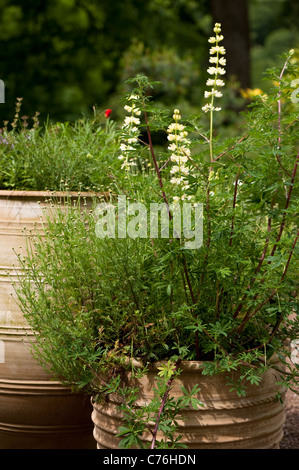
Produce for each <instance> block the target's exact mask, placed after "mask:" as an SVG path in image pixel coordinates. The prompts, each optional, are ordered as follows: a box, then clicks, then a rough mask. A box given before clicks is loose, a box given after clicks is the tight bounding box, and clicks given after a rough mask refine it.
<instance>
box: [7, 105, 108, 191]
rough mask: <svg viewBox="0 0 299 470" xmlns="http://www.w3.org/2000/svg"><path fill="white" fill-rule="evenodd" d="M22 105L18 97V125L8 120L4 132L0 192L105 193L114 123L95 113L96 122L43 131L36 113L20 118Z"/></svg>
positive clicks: (48, 126)
mask: <svg viewBox="0 0 299 470" xmlns="http://www.w3.org/2000/svg"><path fill="white" fill-rule="evenodd" d="M21 105H22V99H21V98H18V99H17V103H16V112H15V117H14V120H13V121H12V122H11V123H9V122H7V121H5V123H4V127H3V128H2V129H1V133H0V188H1V189H15V190H34V191H44V190H50V191H53V190H56V191H58V190H65V189H69V190H71V191H78V190H88V189H90V190H99V189H100V188H102V187H105V188H106V189H107V186H108V185H109V183H110V177H109V167H110V171H111V166H113V161H114V157H115V153H116V150H117V132H116V129H115V125H114V124H113V123H112V122H111V121H110V120H109V121H108V120H107V119H106V118H104V117H103V118H102V119H101V116H100V115H99V114H98V113H97V112H96V111H95V113H94V118H93V119H86V118H84V117H83V118H82V119H80V120H78V121H76V122H74V123H69V122H65V123H59V122H58V123H50V122H48V123H45V124H44V125H42V126H41V125H40V123H39V120H38V113H36V114H35V116H34V117H33V118H32V119H30V118H29V117H28V116H22V117H20V113H21ZM103 119H104V121H103ZM31 121H32V125H31V124H30V123H31Z"/></svg>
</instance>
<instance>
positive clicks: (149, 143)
mask: <svg viewBox="0 0 299 470" xmlns="http://www.w3.org/2000/svg"><path fill="white" fill-rule="evenodd" d="M214 32H215V36H214V37H212V38H210V41H209V42H210V43H211V49H210V57H211V58H210V62H211V65H210V67H209V69H208V74H209V77H208V79H207V91H206V93H205V97H206V100H207V103H206V104H205V105H204V107H203V112H206V113H207V116H208V117H209V123H210V126H209V129H208V130H207V131H205V130H203V129H202V128H201V127H199V125H198V119H199V118H198V117H196V116H193V117H190V118H187V117H186V118H184V117H183V116H181V114H180V111H179V110H178V109H175V110H174V111H173V112H172V113H171V115H169V114H166V113H165V111H161V110H159V109H157V108H156V107H155V105H154V104H153V103H152V102H151V99H150V96H149V93H150V90H151V89H152V87H154V86H159V85H158V84H156V83H150V82H149V81H148V79H147V78H146V77H145V76H143V75H138V76H137V77H136V78H135V79H133V80H130V83H131V86H132V90H131V92H130V93H129V94H128V95H127V97H126V102H125V110H126V112H127V117H126V118H125V121H124V123H123V125H122V128H121V130H120V150H119V155H118V159H117V160H118V162H119V167H118V169H117V167H115V172H114V174H113V176H112V178H113V179H112V184H113V191H112V194H115V195H116V196H117V195H123V196H124V195H125V196H126V198H127V199H128V201H130V202H135V201H140V202H142V203H143V204H145V206H146V207H149V205H150V203H152V202H158V203H163V204H165V206H166V207H167V208H168V209H169V211H168V219H169V225H170V227H172V224H173V214H172V210H171V208H173V207H174V206H173V205H171V204H177V205H178V206H180V207H183V205H184V204H192V205H193V206H194V205H195V204H196V203H203V207H204V211H203V244H202V246H201V247H200V248H197V249H186V242H187V241H188V239H187V236H185V237H184V236H177V235H176V232H172V231H171V233H173V235H172V236H170V237H168V238H163V237H158V238H151V237H150V234H148V236H145V237H140V236H139V235H140V228H141V227H140V225H138V218H137V219H136V214H132V215H131V218H130V222H131V223H132V224H135V225H136V227H135V228H136V236H134V237H132V236H124V237H122V238H120V237H118V236H117V234H116V236H115V237H111V236H109V233H108V231H107V236H106V237H105V238H104V237H99V236H97V230H96V228H97V224H98V221H99V220H98V219H97V218H96V217H95V213H97V215H98V217H99V213H98V212H97V211H95V210H91V211H89V210H86V208H85V209H84V202H82V201H81V204H80V200H79V205H78V206H77V207H74V206H73V205H72V204H69V205H67V206H66V208H61V210H58V209H56V208H55V210H54V211H53V215H52V216H51V217H49V220H48V225H47V230H46V233H45V235H40V236H38V235H37V236H34V237H33V238H32V239H31V242H30V244H29V246H28V249H29V251H28V255H27V256H25V257H24V258H23V257H21V256H20V260H21V262H22V264H23V267H24V272H25V277H22V278H21V279H20V282H21V286H20V288H19V291H18V293H19V299H20V304H21V307H22V309H23V311H24V312H25V316H26V318H27V319H28V322H29V324H30V325H31V326H32V328H33V329H34V330H35V331H36V332H37V336H36V341H37V343H36V347H35V350H36V354H37V357H38V358H39V359H40V361H41V363H42V364H43V365H44V367H46V368H48V369H49V370H50V371H51V372H52V373H54V375H55V376H56V377H57V378H58V379H59V380H61V381H63V382H65V383H67V384H68V385H71V386H73V387H74V389H76V390H78V389H79V390H85V391H86V392H87V393H91V394H93V395H94V397H95V398H96V399H97V398H99V397H101V396H103V395H104V396H105V395H107V394H110V393H117V394H118V395H119V396H120V399H121V405H120V407H121V409H122V412H123V413H124V420H125V423H124V425H123V427H122V428H121V429H120V435H122V437H123V445H125V446H127V447H129V446H131V445H141V440H140V436H141V435H142V432H143V430H144V429H145V427H147V426H148V422H149V417H150V418H151V419H152V420H153V421H154V422H155V423H156V426H155V427H154V433H153V442H152V447H153V446H161V447H167V446H170V447H171V446H178V445H179V442H173V441H172V440H171V436H173V430H174V428H175V426H176V416H177V414H178V413H179V412H180V407H181V404H182V403H183V402H185V401H188V400H189V402H190V404H192V405H193V406H195V407H197V406H199V405H200V403H199V402H198V400H195V399H194V401H192V398H194V397H193V395H194V394H195V392H197V391H198V390H196V391H192V394H191V395H188V393H189V394H190V392H188V393H187V391H186V390H185V391H182V399H181V400H178V401H177V402H176V403H173V402H172V401H171V399H169V390H170V388H171V384H172V381H173V380H175V378H176V376H177V374H179V373H180V363H181V361H189V360H197V361H201V362H202V373H203V374H208V375H213V374H217V373H220V372H224V373H227V375H228V382H230V387H231V389H235V390H236V391H237V392H238V394H239V395H241V396H242V395H244V394H246V388H247V385H248V384H256V385H258V384H259V383H260V381H261V377H262V375H263V373H264V372H265V371H266V370H267V369H268V368H270V367H273V362H272V358H273V356H278V357H279V360H280V366H279V370H280V372H281V380H282V382H283V383H284V385H286V386H289V387H291V388H292V387H293V386H294V385H295V384H296V383H297V382H298V365H291V366H290V362H289V358H290V347H289V346H290V341H292V340H293V339H295V338H298V335H299V328H298V326H299V325H298V317H297V307H298V305H297V295H296V288H297V279H296V276H297V273H296V264H295V263H294V261H295V260H296V246H297V245H296V243H297V240H298V231H297V230H298V229H297V224H296V222H297V218H296V217H297V210H298V205H297V197H298V190H297V188H296V186H295V183H296V178H297V167H298V158H299V153H298V144H299V133H298V108H296V104H295V103H293V102H292V101H291V99H290V95H291V92H292V91H293V90H292V88H291V86H290V83H291V81H292V80H293V79H294V71H293V69H292V64H291V63H290V56H291V55H290V54H288V55H286V57H285V59H284V60H285V62H284V65H283V67H282V71H276V70H272V71H270V77H271V79H273V80H274V79H275V82H276V85H275V86H274V87H273V90H272V93H271V94H269V95H267V96H266V95H258V96H257V97H256V100H255V101H254V102H253V103H252V105H251V107H250V109H249V110H248V112H247V113H245V116H244V118H246V127H244V128H242V129H241V130H240V132H241V135H240V137H239V138H237V139H235V138H228V139H224V140H221V138H220V137H221V136H215V134H214V132H213V130H214V118H215V115H216V113H218V112H220V111H221V109H220V108H221V94H222V92H221V88H222V87H223V85H224V81H223V76H224V75H225V58H224V56H225V49H224V48H223V47H222V46H221V45H220V43H221V41H222V39H223V37H222V35H221V26H220V25H219V24H216V25H215V29H214ZM286 70H287V72H288V73H287V74H286V73H285V72H286ZM155 133H158V134H159V136H161V133H164V136H165V142H167V144H165V148H164V149H163V150H162V151H159V154H157V153H156V150H155V145H154V138H155V137H154V136H155ZM159 149H160V147H159ZM99 202H100V201H98V200H95V201H94V203H95V206H97V205H98V203H99ZM109 203H110V204H114V205H116V204H115V201H114V199H113V196H112V197H111V201H109ZM193 206H192V207H193ZM117 215H118V217H120V214H117ZM139 220H140V219H139ZM172 228H173V227H172ZM136 358H138V360H139V361H140V362H141V364H143V366H144V371H143V372H146V368H147V366H148V365H149V364H150V363H152V362H156V361H162V362H163V361H164V362H163V364H164V365H163V366H162V369H161V377H162V378H163V381H162V382H158V385H157V393H156V398H155V399H154V402H153V403H152V406H150V407H149V408H143V409H139V408H138V410H137V411H136V410H135V409H134V404H135V401H136V397H137V394H136V391H135V390H132V389H128V388H126V387H125V386H124V384H123V382H122V381H121V371H122V370H125V369H129V370H131V369H132V370H133V372H134V366H133V365H132V363H131V360H132V359H136ZM275 367H276V366H275ZM237 369H238V370H239V371H240V372H241V376H240V377H241V378H240V381H238V382H237V383H231V379H230V372H231V371H234V370H237ZM135 373H136V374H137V373H139V372H138V371H135ZM159 426H161V428H162V429H163V431H164V432H165V436H166V439H165V440H163V442H162V441H160V442H157V441H156V438H157V433H156V432H157V429H158V427H159Z"/></svg>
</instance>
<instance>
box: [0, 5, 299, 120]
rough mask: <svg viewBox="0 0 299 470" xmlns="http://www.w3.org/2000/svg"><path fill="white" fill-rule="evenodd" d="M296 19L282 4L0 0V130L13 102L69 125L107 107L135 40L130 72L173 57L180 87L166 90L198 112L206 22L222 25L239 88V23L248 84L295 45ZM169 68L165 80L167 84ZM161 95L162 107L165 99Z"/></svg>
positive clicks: (230, 71) (294, 10)
mask: <svg viewBox="0 0 299 470" xmlns="http://www.w3.org/2000/svg"><path fill="white" fill-rule="evenodd" d="M247 3H248V5H247ZM247 6H249V14H250V21H249V20H248V14H247V9H248V8H247ZM296 15H297V16H296ZM296 18H298V2H295V1H291V0H283V1H282V0H271V1H270V0H265V1H264V0H248V2H247V1H246V0H239V1H238V2H237V1H236V0H226V1H221V0H148V1H146V2H141V1H140V0H113V1H111V2H108V1H105V0H0V79H2V80H3V81H4V83H5V99H6V102H5V104H1V105H0V126H1V123H2V121H3V120H7V119H9V120H11V119H12V117H13V114H14V102H15V101H16V98H17V97H23V98H24V99H23V109H22V113H23V114H26V115H29V116H33V115H34V113H35V111H40V112H41V116H40V119H41V120H43V119H45V118H47V116H48V115H49V116H50V118H52V119H53V120H61V121H63V120H74V119H77V118H78V117H80V116H81V115H82V113H84V114H86V115H87V114H88V113H90V112H91V111H92V107H93V105H96V106H97V107H98V108H100V109H105V108H107V107H111V106H110V105H109V100H111V99H112V100H113V99H114V97H115V93H116V92H119V91H120V92H121V87H120V82H121V80H122V79H123V78H124V77H125V76H126V75H127V71H128V70H129V68H128V64H129V59H128V57H131V58H132V51H133V50H134V45H136V44H143V47H144V48H143V53H144V56H141V55H140V54H139V59H138V60H140V63H139V64H138V63H137V60H131V59H130V60H131V64H132V63H133V62H134V67H133V68H132V67H131V70H132V74H134V72H135V71H136V72H137V73H138V71H139V70H140V68H142V67H143V68H144V67H145V68H147V69H148V70H149V67H151V61H153V66H154V68H153V73H156V74H157V73H158V72H159V71H164V72H166V68H167V67H172V66H171V64H172V63H173V61H175V63H176V65H175V69H173V72H174V75H175V76H176V77H179V83H178V85H177V87H175V86H173V84H171V86H170V91H169V92H170V93H176V90H181V84H182V83H187V84H189V85H190V86H189V85H188V86H189V89H190V90H191V92H189V91H188V93H187V94H185V97H184V99H186V101H187V100H189V101H190V105H191V107H192V106H195V105H196V106H197V103H198V93H200V92H201V90H200V88H203V87H204V84H205V79H206V74H205V71H206V68H207V65H208V47H207V38H208V37H209V36H210V35H211V28H212V20H213V21H219V22H221V23H222V29H223V34H224V36H225V46H226V48H227V75H228V76H232V75H235V76H236V77H237V79H238V80H239V82H240V84H241V86H242V87H245V88H246V87H247V86H249V85H250V76H249V70H250V62H249V32H248V21H249V23H250V37H251V41H252V45H253V48H251V52H252V51H253V58H254V59H256V62H257V64H258V66H257V68H255V69H254V77H255V80H256V77H259V76H260V75H261V74H260V73H259V70H260V69H259V67H260V68H262V67H264V65H265V64H266V65H267V60H268V58H270V55H271V60H272V56H274V55H275V56H277V53H279V51H278V52H277V51H276V50H275V48H280V47H281V48H282V47H284V46H287V47H288V45H289V44H290V43H291V42H294V40H295V38H296V34H297V33H298V24H296ZM294 32H295V33H296V34H294ZM292 47H296V46H295V45H294V46H292ZM130 54H131V55H130ZM149 57H150V58H149ZM136 59H137V57H136ZM191 63H192V65H191V66H190V64H191ZM259 64H260V65H259ZM194 66H195V67H197V74H198V86H197V88H196V91H195V88H194V87H193V85H192V84H193V80H194ZM133 69H134V70H133ZM169 72H170V73H168V70H167V73H165V74H164V75H165V77H166V78H167V80H170V79H171V69H170V70H169ZM155 78H158V77H157V76H156V77H155ZM160 79H162V80H163V77H161V78H160ZM173 79H174V80H176V78H175V77H173ZM255 86H258V85H257V84H256V83H255ZM192 89H193V90H194V93H193V92H192ZM164 91H165V90H164ZM166 91H167V90H166ZM179 93H181V91H179ZM166 94H167V93H166ZM166 94H165V93H164V98H165V102H167V100H168V101H169V99H170V96H168V97H167V96H166Z"/></svg>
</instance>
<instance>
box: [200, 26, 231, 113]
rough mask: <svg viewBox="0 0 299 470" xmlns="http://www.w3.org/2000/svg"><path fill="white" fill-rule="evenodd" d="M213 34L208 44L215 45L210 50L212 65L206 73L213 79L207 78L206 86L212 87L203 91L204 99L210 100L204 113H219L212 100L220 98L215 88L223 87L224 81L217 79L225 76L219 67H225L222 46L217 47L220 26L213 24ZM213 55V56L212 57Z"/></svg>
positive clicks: (220, 37) (219, 38) (220, 36)
mask: <svg viewBox="0 0 299 470" xmlns="http://www.w3.org/2000/svg"><path fill="white" fill-rule="evenodd" d="M214 33H215V37H211V38H209V43H210V44H215V45H214V46H212V47H211V48H210V59H209V62H210V64H213V65H212V66H210V67H209V68H208V73H209V74H210V75H213V78H209V79H208V80H207V86H210V87H212V88H211V90H209V91H205V98H211V101H210V103H207V104H206V105H205V106H203V108H202V109H203V111H204V112H206V113H207V112H212V111H220V110H221V108H219V107H215V106H214V98H220V97H221V96H222V93H221V91H219V90H218V89H217V88H221V87H223V86H224V81H223V80H222V79H221V78H219V76H222V75H224V74H225V69H224V68H223V67H221V66H225V65H226V59H225V58H224V57H221V56H224V54H225V52H226V51H225V48H224V47H223V46H219V43H220V42H221V41H222V40H223V36H222V34H220V33H221V24H220V23H215V26H214ZM214 54H215V55H214Z"/></svg>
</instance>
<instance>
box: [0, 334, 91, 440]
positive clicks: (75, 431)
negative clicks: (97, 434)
mask: <svg viewBox="0 0 299 470" xmlns="http://www.w3.org/2000/svg"><path fill="white" fill-rule="evenodd" d="M32 341H34V335H33V333H32V331H31V329H30V328H28V327H27V328H26V327H9V326H0V343H1V354H0V449H95V447H96V445H95V441H94V438H93V436H92V422H91V419H90V416H91V405H90V399H89V397H87V396H82V395H79V394H75V393H71V391H70V389H69V388H67V387H63V386H62V385H61V384H60V383H59V382H57V381H53V380H51V377H50V376H49V375H48V374H46V373H45V372H44V370H43V369H42V368H41V367H40V366H39V365H38V363H37V362H36V360H35V359H34V358H33V356H32V354H31V352H30V343H31V342H32Z"/></svg>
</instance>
